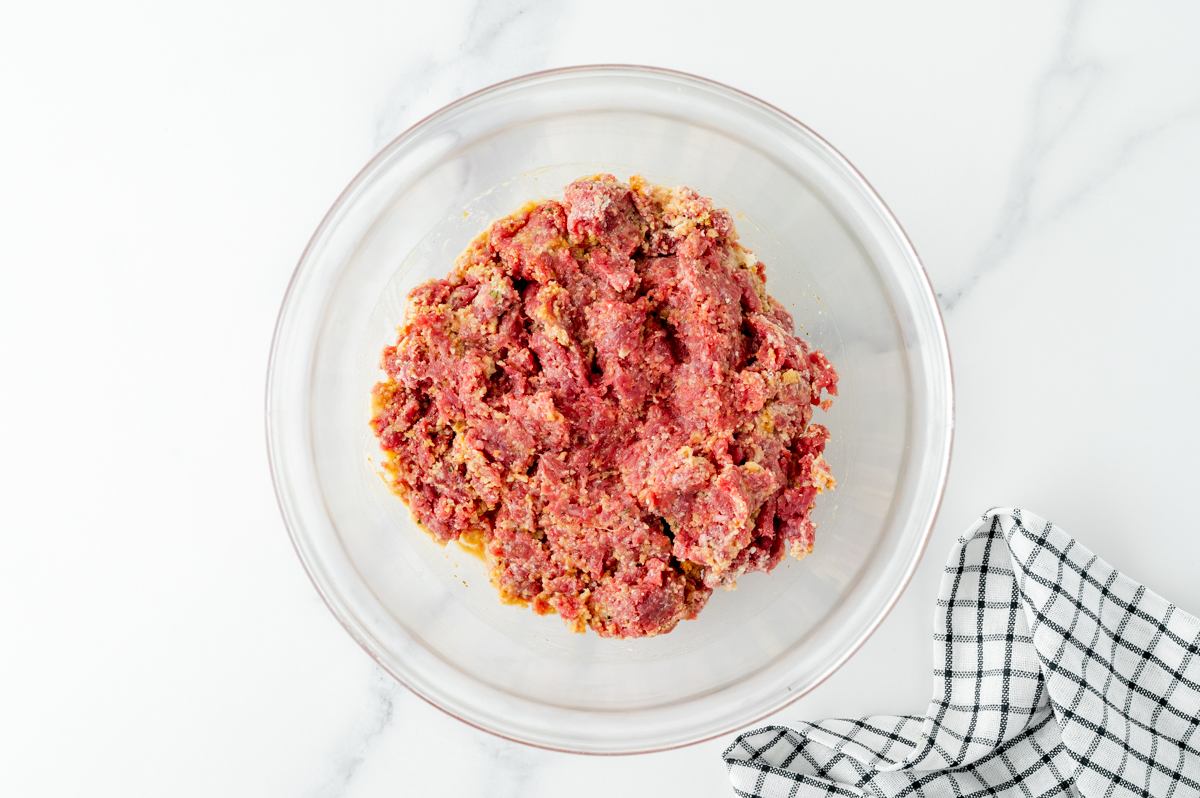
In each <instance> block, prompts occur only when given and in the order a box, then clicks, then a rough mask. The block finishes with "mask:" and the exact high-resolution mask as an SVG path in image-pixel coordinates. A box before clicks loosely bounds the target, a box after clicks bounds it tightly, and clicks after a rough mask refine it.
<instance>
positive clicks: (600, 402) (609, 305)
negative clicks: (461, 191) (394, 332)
mask: <svg viewBox="0 0 1200 798" xmlns="http://www.w3.org/2000/svg"><path fill="white" fill-rule="evenodd" d="M764 278H765V272H764V269H763V265H762V264H761V263H759V262H758V260H757V259H756V258H755V256H754V254H753V253H751V252H750V251H749V250H747V249H745V248H743V247H742V246H741V245H740V244H739V243H738V240H737V233H736V231H735V229H734V225H733V220H732V218H731V217H730V215H729V212H728V211H725V210H718V209H716V208H714V207H713V203H712V200H710V199H709V198H707V197H702V196H700V195H699V194H697V193H696V192H694V191H691V190H690V189H687V188H675V189H667V188H663V187H661V186H656V185H652V184H649V183H646V182H645V181H644V180H642V179H641V178H639V177H633V178H631V179H630V181H629V184H628V185H627V184H625V183H621V182H618V181H617V180H616V178H614V177H613V176H611V175H605V174H602V175H596V176H593V177H588V178H584V179H581V180H577V181H575V182H574V183H572V184H571V185H569V186H568V187H567V189H566V191H565V193H564V196H563V198H562V200H561V201H556V200H547V201H544V202H539V203H536V204H534V203H531V204H529V205H527V206H526V207H524V208H522V209H521V210H520V211H519V212H517V213H515V214H513V215H512V216H509V217H507V218H505V219H501V220H500V221H498V222H496V223H495V224H493V225H492V226H491V227H490V229H489V230H488V231H487V232H486V233H485V234H483V235H481V236H479V237H478V238H477V239H475V241H473V242H472V243H471V245H470V247H468V249H467V251H466V252H464V253H463V254H462V255H461V256H460V257H459V259H458V261H457V263H456V264H455V267H454V269H453V272H452V273H451V274H450V276H449V277H447V278H446V279H444V280H431V281H429V282H426V283H424V284H422V285H420V286H418V287H417V288H415V289H414V290H413V291H412V293H411V294H410V304H409V308H408V314H407V319H406V322H405V324H404V326H403V327H402V328H401V329H400V335H399V340H398V341H397V342H396V345H395V346H389V347H387V348H386V349H384V352H383V360H382V366H383V369H384V371H386V372H387V379H386V380H384V381H383V382H380V383H379V384H378V385H376V386H375V389H374V417H373V418H372V420H371V425H372V427H373V428H374V430H375V432H376V434H377V435H378V436H379V442H380V446H381V447H382V449H383V451H384V452H385V455H386V468H387V474H388V478H389V480H390V482H391V484H392V486H393V488H394V489H395V491H396V492H397V493H398V494H399V495H400V496H401V497H402V498H404V499H405V500H406V501H407V502H408V504H409V506H410V508H411V509H412V511H413V513H414V514H415V516H416V518H417V520H418V521H419V522H420V523H421V524H422V525H423V526H424V527H425V528H426V529H427V530H428V531H429V532H430V533H431V534H432V535H433V536H434V537H435V538H437V540H439V541H441V542H447V541H450V540H456V539H460V538H462V539H463V540H470V541H476V542H479V543H481V544H482V548H483V551H484V554H485V557H486V561H487V563H488V567H489V570H490V572H491V577H492V581H493V583H494V584H495V585H496V587H497V589H498V590H499V592H500V596H501V598H502V599H504V600H506V601H510V602H517V603H527V604H532V606H533V609H534V610H535V611H536V612H538V613H541V614H545V613H549V612H557V613H558V614H559V615H560V616H562V618H563V619H564V620H565V621H566V623H567V625H568V626H569V627H570V628H571V629H572V630H573V631H580V632H582V631H584V630H585V629H586V627H588V626H590V627H592V628H593V629H595V630H596V631H597V632H599V633H600V634H601V635H602V636H605V637H621V638H631V637H648V636H651V635H656V634H660V633H663V632H668V631H670V630H671V629H672V628H674V626H675V625H676V624H677V623H679V621H681V620H683V619H688V618H694V617H695V616H696V614H697V613H698V612H699V611H700V609H701V608H702V607H703V606H704V604H705V602H706V601H707V600H708V597H709V595H710V594H711V593H712V590H713V588H714V587H716V586H718V585H721V586H724V587H733V586H734V584H735V582H734V580H735V579H736V578H737V577H738V576H739V575H741V574H743V573H746V572H748V571H770V570H771V569H772V568H774V567H775V565H776V564H778V563H779V561H780V559H782V557H783V556H784V554H785V552H786V551H790V552H791V553H792V554H793V555H794V556H795V557H798V558H799V557H803V556H804V555H805V554H807V553H808V552H810V551H811V550H812V547H813V533H814V529H815V527H814V525H813V523H812V521H811V519H810V517H809V514H810V512H811V511H812V508H813V500H814V497H815V496H816V494H818V493H821V492H822V491H823V490H825V489H828V488H831V487H833V479H832V478H831V476H830V474H829V468H828V465H827V463H826V462H825V459H824V457H822V454H821V453H822V451H823V450H824V448H825V443H826V441H828V440H829V432H828V431H827V430H826V429H825V427H823V426H821V425H819V424H811V423H809V422H810V419H811V418H812V414H813V408H814V407H815V406H822V407H824V408H828V406H829V402H830V401H831V400H830V399H828V398H823V394H829V395H833V396H836V395H837V379H838V376H837V372H835V371H834V369H833V367H832V366H831V365H830V363H829V361H828V360H826V358H825V356H824V355H823V354H822V353H821V352H820V351H817V350H815V349H812V348H810V347H809V346H808V345H807V344H805V343H804V341H802V340H800V339H799V338H797V337H796V335H795V334H794V327H793V323H792V317H791V316H790V315H789V314H788V312H787V311H786V310H784V308H783V306H782V305H781V304H780V303H779V302H777V301H776V300H775V299H773V298H772V297H770V296H769V295H768V294H767V292H766V287H765V284H764ZM463 536H465V537H463Z"/></svg>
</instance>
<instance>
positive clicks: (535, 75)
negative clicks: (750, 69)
mask: <svg viewBox="0 0 1200 798" xmlns="http://www.w3.org/2000/svg"><path fill="white" fill-rule="evenodd" d="M605 73H609V74H616V73H624V74H635V75H636V74H642V75H648V76H653V77H657V78H659V79H664V78H665V79H668V80H682V81H683V82H690V83H696V84H700V85H702V86H705V87H708V88H710V89H717V90H719V91H723V92H727V93H729V94H732V95H735V96H736V97H738V98H740V99H741V100H743V101H746V102H749V103H751V104H753V105H757V106H759V107H760V108H764V109H766V110H768V111H770V112H772V113H774V114H776V115H778V116H779V117H781V118H783V119H784V120H786V121H787V122H789V123H790V124H792V125H795V126H796V127H798V128H800V129H801V130H803V131H804V132H805V133H806V134H807V135H809V136H812V137H813V138H814V139H815V140H816V141H817V142H818V143H819V144H820V145H822V146H824V147H825V148H826V149H827V151H828V153H829V154H830V155H832V156H833V157H834V159H835V160H836V161H837V162H838V164H839V165H840V166H842V167H843V168H845V169H846V170H847V171H849V172H850V173H851V174H852V175H853V176H854V177H855V178H856V179H857V180H858V181H859V182H860V183H861V185H862V187H863V188H864V189H865V190H866V192H867V194H868V195H869V197H870V198H871V199H872V200H873V201H874V202H875V203H877V204H878V208H879V210H880V211H882V213H883V215H884V217H885V220H886V221H887V223H888V224H890V225H891V226H892V227H893V229H894V232H895V233H896V234H897V238H898V241H899V243H900V245H901V246H902V248H903V249H904V250H906V253H907V254H908V255H909V256H910V257H911V260H912V262H913V263H914V264H915V265H916V266H917V269H916V272H917V274H918V276H919V277H920V284H921V287H922V288H923V289H924V293H925V297H926V299H927V300H928V304H929V306H930V307H931V308H932V310H933V316H932V321H933V325H934V328H935V331H936V344H937V347H936V348H937V349H938V351H939V353H940V355H941V358H940V359H941V360H942V361H943V365H944V366H945V377H946V385H945V387H946V390H947V394H946V415H945V418H944V419H942V420H941V425H942V428H943V429H944V433H945V436H946V445H945V454H944V456H943V457H942V458H941V462H940V463H939V468H938V475H937V480H936V486H937V489H936V497H935V499H934V502H933V506H932V509H931V511H930V512H929V517H928V522H927V523H926V524H925V529H924V530H923V532H922V533H921V537H920V540H919V542H918V544H917V547H916V554H915V556H914V557H913V558H912V560H911V561H910V562H909V564H908V566H907V568H906V569H905V571H904V572H903V574H902V575H901V578H900V580H899V582H898V583H897V587H896V588H895V591H894V593H893V595H892V596H891V597H890V598H889V599H888V601H887V603H886V605H885V606H884V607H883V609H882V611H880V612H879V613H878V615H877V617H876V618H875V619H874V620H873V621H872V622H871V623H870V625H869V626H868V627H867V628H866V629H865V631H863V632H862V633H860V634H859V636H858V638H857V639H856V640H855V641H854V642H853V644H851V645H850V646H849V647H847V649H846V650H845V652H844V653H842V654H841V655H840V656H839V657H837V658H836V659H835V660H834V661H832V662H831V663H830V664H829V665H828V667H826V668H825V669H824V671H823V672H821V673H819V674H818V675H817V676H816V677H815V679H814V680H813V681H812V683H811V684H810V685H809V686H808V688H807V689H804V690H797V691H794V692H795V694H794V695H790V696H788V697H787V698H786V700H784V701H783V702H782V703H780V704H779V705H778V706H776V707H775V708H774V709H772V710H770V711H769V712H766V713H764V714H761V715H758V716H756V717H754V718H753V719H750V720H746V721H744V722H740V723H738V725H736V726H733V727H731V728H726V729H723V730H720V731H716V732H713V733H711V734H706V735H704V736H701V737H698V738H696V739H692V740H688V741H686V742H679V743H672V744H668V745H662V746H655V747H650V748H645V749H639V750H636V751H633V750H631V751H586V750H579V749H577V748H571V747H567V746H554V745H547V744H542V743H538V742H531V741H528V740H523V739H520V738H519V737H515V736H510V735H507V734H504V733H503V732H500V731H497V730H495V729H491V728H488V727H486V726H483V725H481V724H479V723H476V722H474V721H472V720H469V719H467V718H464V717H461V716H460V715H457V714H455V713H454V712H453V711H451V710H450V709H449V708H447V707H444V706H442V705H441V704H439V703H437V702H436V701H434V700H433V699H431V698H430V697H428V696H426V695H424V693H422V692H421V691H420V690H419V689H417V688H415V687H413V686H412V685H410V684H408V682H406V681H405V680H404V679H403V678H401V677H400V676H399V675H398V674H396V673H394V672H393V671H392V670H391V669H390V668H389V667H388V666H387V665H386V664H385V663H384V662H383V661H382V660H381V659H380V657H379V656H377V655H376V653H375V652H374V651H373V650H372V647H371V645H369V644H368V642H367V641H366V639H364V636H363V635H362V634H361V633H360V630H359V629H357V628H356V625H355V624H354V623H353V622H352V620H351V619H350V618H347V617H346V612H345V610H344V609H343V608H341V607H338V606H335V605H334V604H333V603H332V602H331V601H330V598H329V597H328V596H327V595H326V594H325V591H323V590H322V589H321V586H320V583H319V582H318V580H317V578H316V575H315V574H314V572H313V567H312V566H311V565H310V563H309V562H308V560H307V559H306V558H305V556H304V554H303V552H302V549H301V547H300V545H299V542H298V541H297V539H296V532H295V530H294V529H293V528H292V525H291V524H290V523H289V522H288V512H287V508H286V507H285V505H284V498H283V494H282V491H281V488H280V474H279V470H280V469H279V468H278V467H277V464H276V461H275V451H274V449H273V447H272V437H273V425H272V418H271V395H272V385H273V377H274V373H275V365H276V359H277V356H278V354H279V344H280V333H281V329H282V326H283V322H284V316H285V312H286V311H287V309H288V306H289V303H290V301H291V299H292V294H293V292H294V290H295V288H296V284H297V279H298V277H299V275H300V270H301V268H302V267H303V266H304V264H305V262H306V261H307V260H308V255H309V253H310V251H311V250H312V248H313V246H314V244H315V243H316V242H317V241H318V239H319V238H321V236H322V234H323V233H324V232H325V229H326V227H327V225H328V224H329V223H330V220H331V219H332V218H333V217H334V215H335V214H336V213H337V212H338V211H339V209H340V208H341V207H342V204H343V202H345V201H346V200H347V198H348V197H349V196H350V194H351V193H352V192H353V190H354V189H355V188H356V187H357V185H358V183H359V181H360V179H361V178H362V177H363V176H364V175H366V174H367V173H369V172H371V171H372V170H373V169H374V168H375V167H376V165H377V164H378V163H379V162H380V161H381V160H382V159H383V158H384V157H385V156H387V154H388V153H389V151H390V150H391V149H392V148H393V147H394V146H395V145H396V144H397V143H398V142H400V141H401V140H402V139H405V138H408V137H409V136H411V135H413V134H414V133H415V132H417V131H419V130H420V129H422V128H423V127H424V126H425V125H426V124H428V123H429V122H431V121H433V120H434V119H437V118H439V117H442V116H444V115H447V114H450V113H452V112H454V111H456V110H457V109H459V108H460V107H462V106H464V105H467V104H469V103H471V102H473V101H475V100H476V99H478V98H480V97H482V96H485V95H488V94H491V93H493V92H500V91H503V90H504V89H506V88H509V87H511V86H513V85H515V84H520V83H527V82H534V81H536V80H539V79H542V78H546V77H550V76H570V75H587V74H598V75H603V74H605ZM264 388H265V390H264V403H263V417H264V418H263V420H264V433H265V436H264V437H265V443H266V448H267V463H268V467H269V469H270V473H271V486H272V489H273V490H274V493H275V502H276V506H277V507H278V508H279V512H280V516H281V519H282V520H283V524H284V528H285V529H287V533H288V539H289V541H290V542H291V544H292V550H293V551H294V552H295V553H296V556H297V559H299V560H300V564H301V567H303V568H304V572H305V574H306V575H307V576H308V579H309V582H310V583H312V585H313V588H314V589H315V590H316V592H317V595H318V596H320V598H321V601H322V603H324V604H325V606H326V607H327V608H328V609H329V611H330V612H331V613H332V614H333V616H334V618H336V619H337V621H338V623H339V624H341V626H342V628H344V629H345V630H346V632H347V633H349V635H350V637H351V638H352V639H353V640H354V641H355V642H356V643H357V644H358V645H359V647H360V648H362V649H363V651H365V652H366V653H367V655H368V656H369V657H371V659H372V660H374V661H375V663H376V664H377V665H378V666H379V667H380V668H381V669H382V670H384V672H386V673H387V674H388V675H389V676H391V677H392V678H393V679H395V680H396V682H397V683H398V684H400V685H401V686H403V687H404V688H406V689H407V690H408V691H409V692H410V693H412V694H413V695H415V696H417V697H418V698H420V699H422V700H423V701H425V702H426V703H427V704H429V705H430V706H433V707H435V708H437V709H438V710H440V711H441V712H443V713H445V714H446V715H449V716H450V717H452V718H454V719H455V720H457V721H459V722H461V723H464V724H466V725H468V726H470V727H472V728H475V729H478V730H480V731H483V732H486V733H487V734H490V735H493V736H495V737H499V738H501V739H504V740H509V741H511V742H515V743H520V744H521V745H526V746H529V747H532V748H538V749H542V750H547V751H557V752H562V753H571V754H585V755H588V756H632V755H637V754H650V753H660V752H663V751H672V750H676V749H680V748H687V747H689V746H692V745H697V744H699V743H703V742H708V741H710V740H714V739H716V738H718V737H723V736H725V735H727V734H732V733H734V732H737V731H740V730H742V729H745V728H747V727H748V726H752V725H754V724H756V723H759V722H761V721H762V720H764V719H765V718H767V717H769V716H771V715H774V714H775V713H778V712H780V711H782V710H783V709H786V708H787V707H788V706H791V705H792V704H793V703H795V702H796V701H798V700H799V699H800V698H802V697H803V696H805V695H807V694H809V693H811V692H812V691H813V690H815V689H816V688H817V687H818V686H820V685H821V684H822V683H824V682H825V680H826V679H828V678H829V677H830V676H832V675H833V674H834V673H835V672H836V671H837V670H838V669H840V668H841V667H842V666H843V665H845V664H846V662H848V661H849V660H850V658H851V657H853V656H854V655H855V654H856V653H858V651H859V649H861V648H862V646H863V645H864V644H865V643H866V642H867V640H868V639H870V637H871V636H872V635H873V634H874V633H875V632H876V630H878V629H879V627H880V626H881V625H882V624H883V621H884V620H885V619H886V618H887V617H888V615H890V614H891V611H892V609H893V608H894V607H895V606H896V604H897V603H899V601H900V597H901V596H903V595H904V592H905V591H906V590H907V588H908V585H909V584H910V583H911V581H912V578H913V576H914V575H915V574H916V570H917V568H918V567H919V566H920V564H921V561H922V560H923V559H924V556H925V551H926V549H927V547H928V544H929V540H930V537H931V536H932V534H933V527H934V525H935V524H936V522H937V518H938V515H939V513H940V511H941V508H942V502H943V500H944V498H945V492H946V484H947V480H948V478H949V472H950V462H951V459H952V456H953V450H954V427H955V423H954V421H955V412H954V411H955V392H954V367H953V360H952V358H951V354H950V343H949V339H948V337H947V335H946V326H945V319H944V318H943V315H942V308H941V305H940V303H939V302H938V301H937V293H936V291H935V290H934V288H933V284H932V282H931V281H930V279H929V274H928V272H927V271H926V270H925V265H924V263H923V262H922V260H921V258H920V255H919V254H918V253H917V251H916V248H915V247H914V246H913V243H912V240H911V239H910V238H909V236H908V233H907V232H906V231H905V230H904V228H903V226H902V225H901V224H900V221H899V220H898V219H897V218H896V215H895V214H894V213H893V212H892V209H891V207H889V206H888V204H887V203H886V202H885V201H884V199H883V197H881V196H880V195H879V192H878V191H876V190H875V187H874V186H873V185H871V183H870V181H868V180H867V178H866V177H865V176H864V175H863V174H862V172H860V171H859V170H858V168H857V167H855V166H854V164H853V163H851V162H850V160H849V159H848V158H846V156H845V155H843V154H842V152H841V151H840V150H838V149H837V148H836V147H834V146H833V145H832V144H831V143H830V142H829V141H828V140H826V139H825V138H824V137H823V136H821V135H820V134H819V133H817V132H816V131H814V130H813V129H812V128H810V127H809V126H808V125H806V124H804V123H803V122H801V121H800V120H798V119H796V118H795V117H794V116H792V115H791V114H789V113H788V112H786V111H784V110H782V109H781V108H779V107H778V106H775V105H773V104H771V103H769V102H766V101H765V100H762V99H760V98H758V97H756V96H754V95H752V94H750V93H748V92H745V91H742V90H741V89H738V88H735V87H733V86H730V85H728V84H725V83H721V82H720V81H716V80H712V79H710V78H705V77H702V76H699V75H696V74H693V73H690V72H684V71H681V70H675V69H668V68H665V67H656V66H647V65H642V64H624V63H599V64H582V65H576V66H566V67H556V68H551V69H543V70H538V71H535V72H529V73H526V74H523V75H518V76H516V77H512V78H509V79H507V80H503V81H500V82H498V83H493V84H491V85H488V86H485V87H483V88H480V89H477V90H475V91H473V92H470V93H469V94H465V95H463V96H462V97H459V98H458V99H456V100H454V101H453V102H450V103H448V104H446V105H444V106H442V107H441V108H438V109H437V110H435V111H433V112H432V113H429V114H427V115H426V116H424V117H422V118H421V119H420V120H418V121H417V122H415V123H413V124H412V125H410V126H409V127H407V128H406V129H405V130H404V131H403V132H401V133H400V134H399V135H397V136H396V137H394V138H393V139H391V140H390V141H389V142H388V143H386V144H385V145H383V146H382V147H381V148H380V149H379V151H378V152H377V153H376V154H375V155H374V156H373V157H372V158H371V159H370V160H369V161H367V163H366V164H365V165H364V166H363V167H362V168H361V169H360V170H359V171H358V172H357V173H355V175H354V177H353V178H352V179H351V180H350V181H349V183H347V184H346V187H345V188H344V189H342V191H341V193H340V194H338V196H337V198H336V199H335V200H334V202H333V204H332V205H330V207H329V210H327V211H326V212H325V214H324V216H322V217H321V221H320V222H319V223H318V224H317V226H316V228H315V229H314V231H313V234H312V236H311V237H310V238H309V240H308V242H307V244H305V247H304V250H303V252H301V254H300V258H299V260H298V261H297V263H296V267H295V268H294V269H293V270H292V275H291V277H290V278H289V280H288V284H287V288H286V289H285V291H284V295H283V300H282V301H281V303H280V307H279V311H278V313H277V314H276V318H275V326H274V329H273V331H272V334H271V349H270V355H269V357H268V360H267V374H266V381H265V385H264Z"/></svg>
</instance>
